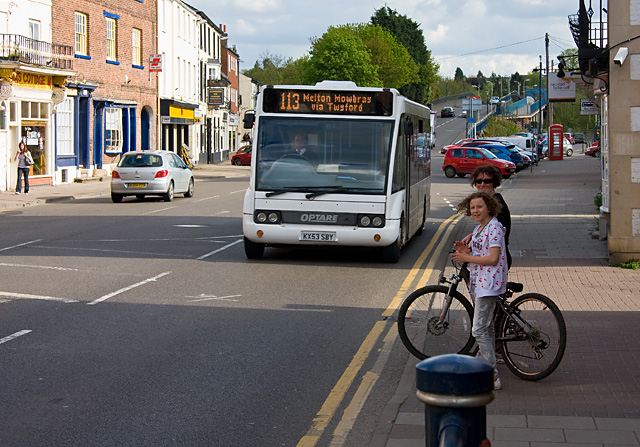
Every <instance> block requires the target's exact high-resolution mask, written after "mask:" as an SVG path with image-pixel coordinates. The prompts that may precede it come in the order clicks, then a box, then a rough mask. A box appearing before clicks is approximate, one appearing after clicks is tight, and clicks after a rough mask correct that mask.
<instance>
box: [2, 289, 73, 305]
mask: <svg viewBox="0 0 640 447" xmlns="http://www.w3.org/2000/svg"><path fill="white" fill-rule="evenodd" d="M0 296H6V297H8V298H23V299H28V300H44V301H62V302H63V303H77V302H78V300H70V299H68V298H56V297H55V296H46V295H32V294H29V293H13V292H0Z"/></svg>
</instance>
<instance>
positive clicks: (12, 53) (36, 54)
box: [0, 34, 74, 70]
mask: <svg viewBox="0 0 640 447" xmlns="http://www.w3.org/2000/svg"><path fill="white" fill-rule="evenodd" d="M73 56H74V48H73V47H71V46H69V45H58V44H53V43H49V42H42V41H40V40H34V39H30V38H28V37H25V36H20V35H18V34H0V61H2V60H6V61H14V62H20V63H23V64H33V65H41V66H43V67H51V68H60V69H64V70H72V69H73Z"/></svg>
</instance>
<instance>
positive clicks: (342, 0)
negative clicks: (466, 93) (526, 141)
mask: <svg viewBox="0 0 640 447" xmlns="http://www.w3.org/2000/svg"><path fill="white" fill-rule="evenodd" d="M187 3H188V4H190V5H192V6H194V7H196V8H197V9H200V10H202V11H204V12H205V13H206V14H207V16H208V17H209V18H210V19H211V20H212V21H213V22H214V23H217V24H224V25H226V27H227V28H226V29H227V34H228V35H229V45H230V46H233V45H235V46H236V49H237V51H238V53H239V55H240V59H241V65H240V68H241V70H244V69H249V68H252V67H253V66H254V64H255V62H256V61H257V60H258V59H259V58H260V57H261V56H264V55H265V54H271V55H276V56H281V57H283V58H284V59H285V60H286V59H288V58H293V59H298V58H299V57H302V56H304V55H306V54H308V53H309V50H310V48H311V42H310V39H311V38H314V37H321V36H322V34H324V33H325V32H326V31H327V29H328V28H329V27H330V26H337V25H344V24H348V23H369V22H370V20H371V16H372V15H373V13H374V12H375V10H377V9H379V8H381V7H383V6H385V4H386V6H388V7H389V8H391V9H392V10H395V11H397V12H398V13H399V14H400V15H406V16H407V17H409V18H411V19H412V20H413V21H415V22H416V23H418V24H419V25H420V29H421V30H422V32H423V35H424V39H425V44H426V46H427V49H428V50H430V51H431V55H432V58H433V59H435V61H436V62H437V63H439V64H440V75H441V76H444V77H447V78H453V76H454V74H455V71H456V68H457V67H460V68H461V69H462V71H463V73H464V74H465V76H468V77H473V76H475V75H477V73H478V71H481V72H482V74H483V75H485V76H490V75H491V74H492V73H495V74H497V75H501V76H506V75H511V74H512V73H515V72H518V73H520V74H526V73H528V72H530V71H532V69H533V68H534V67H537V66H538V65H539V63H540V55H541V56H542V61H543V62H542V63H543V67H544V66H545V39H544V36H545V33H548V34H549V40H550V42H549V61H550V62H549V64H550V65H551V60H552V59H553V62H554V65H557V59H556V56H557V55H558V54H560V53H561V52H562V51H563V50H565V49H567V48H575V43H574V41H573V38H572V36H571V32H570V31H569V21H568V16H569V15H571V14H576V13H577V11H578V7H579V1H578V0H387V1H386V2H385V1H384V0H319V1H318V0H314V1H311V0H248V1H247V0H217V1H215V2H212V1H211V0H187ZM596 16H597V12H596Z"/></svg>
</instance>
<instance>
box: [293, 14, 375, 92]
mask: <svg viewBox="0 0 640 447" xmlns="http://www.w3.org/2000/svg"><path fill="white" fill-rule="evenodd" d="M309 53H310V55H311V56H310V57H309V60H308V62H307V63H306V64H305V70H304V81H305V83H308V84H315V83H316V82H319V81H323V80H326V79H331V80H336V81H353V82H355V83H356V84H357V85H359V86H361V87H382V82H381V81H380V79H379V78H378V74H377V67H376V66H374V65H372V63H371V54H370V53H369V50H368V48H367V46H366V45H365V44H364V43H363V42H362V39H360V37H359V36H358V35H357V34H356V33H355V32H354V30H353V28H352V27H348V26H342V27H333V26H332V27H329V29H328V30H327V31H326V32H325V33H324V34H323V35H322V37H320V38H313V39H311V50H310V51H309Z"/></svg>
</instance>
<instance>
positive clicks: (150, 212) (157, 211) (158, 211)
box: [143, 206, 178, 216]
mask: <svg viewBox="0 0 640 447" xmlns="http://www.w3.org/2000/svg"><path fill="white" fill-rule="evenodd" d="M174 208H178V207H177V206H170V207H168V208H162V209H159V210H155V211H149V212H148V213H144V214H143V216H146V215H148V214H155V213H161V212H162V211H167V210H172V209H174Z"/></svg>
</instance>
